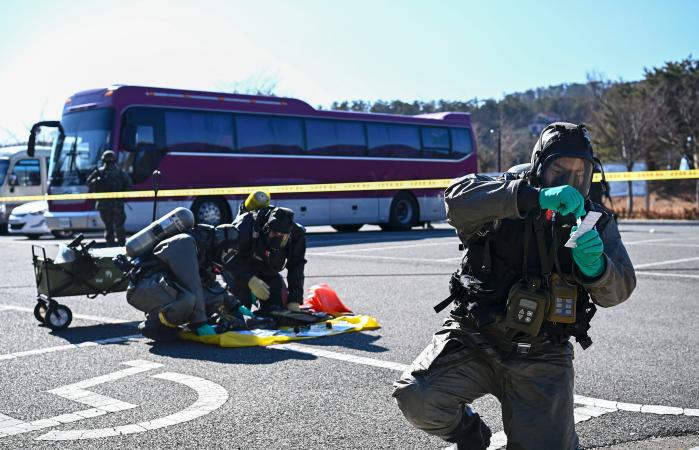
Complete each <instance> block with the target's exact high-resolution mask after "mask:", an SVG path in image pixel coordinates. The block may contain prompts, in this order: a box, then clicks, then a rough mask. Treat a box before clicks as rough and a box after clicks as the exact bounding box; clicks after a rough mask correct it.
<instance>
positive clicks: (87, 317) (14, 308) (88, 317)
mask: <svg viewBox="0 0 699 450" xmlns="http://www.w3.org/2000/svg"><path fill="white" fill-rule="evenodd" d="M3 309H5V310H12V311H22V312H31V313H33V312H34V308H27V307H26V306H16V305H8V304H0V310H3ZM73 318H74V319H83V320H92V321H94V322H101V323H112V324H114V323H130V322H133V320H125V319H115V318H113V317H102V316H91V315H88V314H73Z"/></svg>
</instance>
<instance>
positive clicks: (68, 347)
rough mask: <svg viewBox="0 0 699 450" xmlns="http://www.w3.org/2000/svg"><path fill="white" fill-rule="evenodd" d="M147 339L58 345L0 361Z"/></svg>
mask: <svg viewBox="0 0 699 450" xmlns="http://www.w3.org/2000/svg"><path fill="white" fill-rule="evenodd" d="M146 340H147V339H146V338H144V337H143V336H141V335H140V334H132V335H129V336H118V337H113V338H108V339H99V340H95V341H84V342H78V343H76V344H65V345H57V346H55V347H44V348H36V349H33V350H25V351H21V352H15V353H5V354H4V355H0V361H4V360H10V359H18V358H23V357H25V356H34V355H44V354H47V353H55V352H62V351H65V350H75V349H78V348H84V347H98V346H101V345H109V344H121V343H124V342H128V341H134V342H138V341H146Z"/></svg>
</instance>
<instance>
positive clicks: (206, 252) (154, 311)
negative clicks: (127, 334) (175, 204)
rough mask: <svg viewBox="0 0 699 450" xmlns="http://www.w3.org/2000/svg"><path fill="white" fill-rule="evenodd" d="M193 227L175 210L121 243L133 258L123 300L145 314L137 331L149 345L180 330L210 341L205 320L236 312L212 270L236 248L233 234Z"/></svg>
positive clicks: (226, 227) (186, 216) (210, 330)
mask: <svg viewBox="0 0 699 450" xmlns="http://www.w3.org/2000/svg"><path fill="white" fill-rule="evenodd" d="M193 224H194V217H193V216H192V213H191V211H189V210H188V209H185V208H177V209H175V210H174V211H173V212H172V213H170V214H168V215H167V216H165V217H163V218H161V219H160V220H158V221H156V222H154V223H152V224H151V225H149V226H148V227H146V228H144V229H143V230H141V231H140V232H139V233H137V234H135V235H134V236H132V237H131V238H130V239H129V240H128V241H127V243H126V251H127V254H129V256H131V257H133V258H134V268H133V269H132V271H131V283H130V284H129V288H128V290H127V292H126V299H127V301H128V302H129V304H131V305H132V306H133V307H135V308H136V309H138V310H140V311H143V312H144V313H146V320H145V322H142V323H141V324H140V326H139V330H140V331H141V333H142V334H143V335H144V336H146V337H149V338H151V339H154V340H168V339H173V338H175V337H176V335H177V332H178V331H179V330H180V328H179V327H180V325H187V327H188V328H189V329H190V330H192V331H194V332H196V333H197V334H198V335H200V336H206V335H213V334H215V333H216V332H215V330H214V328H213V327H212V326H211V325H210V324H209V323H207V322H208V320H209V318H210V317H211V316H212V315H213V314H214V313H216V312H220V311H221V309H223V310H225V311H227V312H237V310H238V309H239V307H240V303H239V302H238V301H237V300H236V299H235V297H233V296H232V295H231V294H230V293H228V292H227V290H226V289H225V288H224V286H222V285H221V284H220V283H219V282H218V281H217V280H216V267H218V266H220V265H221V264H223V259H224V258H226V257H227V255H228V254H229V253H230V252H232V251H234V249H235V247H236V245H237V238H238V232H237V230H236V229H235V228H234V227H233V226H232V225H230V224H229V225H220V226H218V227H212V226H210V225H197V226H193ZM243 312H247V313H249V311H247V309H243Z"/></svg>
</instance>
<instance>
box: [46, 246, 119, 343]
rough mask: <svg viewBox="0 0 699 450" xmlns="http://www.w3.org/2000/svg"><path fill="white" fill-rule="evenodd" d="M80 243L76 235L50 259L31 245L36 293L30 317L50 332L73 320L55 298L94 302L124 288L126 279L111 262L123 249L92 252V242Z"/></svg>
mask: <svg viewBox="0 0 699 450" xmlns="http://www.w3.org/2000/svg"><path fill="white" fill-rule="evenodd" d="M83 239H84V237H83V235H82V234H80V235H78V237H76V238H75V239H74V240H73V241H72V242H70V243H69V244H67V245H63V244H61V245H60V246H59V247H58V252H57V254H56V256H55V257H54V258H50V257H48V256H47V252H46V247H44V246H43V245H32V264H33V266H34V278H35V280H36V291H37V295H36V306H35V307H34V317H35V318H36V320H38V321H39V322H40V323H42V324H44V325H46V326H47V327H49V328H51V329H52V330H61V329H64V328H67V327H68V326H69V325H70V322H71V321H72V320H73V313H72V312H71V310H70V308H68V307H67V306H65V305H62V304H60V303H58V301H56V298H57V297H70V296H78V295H86V296H87V297H88V298H95V297H97V296H98V295H106V294H109V293H111V292H122V291H125V290H126V288H127V287H128V284H129V282H128V278H126V277H125V276H124V273H123V272H122V271H121V270H120V269H119V268H118V267H117V266H116V265H115V264H114V262H113V260H112V259H113V258H114V257H116V256H117V255H118V254H120V253H123V248H120V247H111V248H92V247H93V246H94V245H95V241H91V242H89V243H87V244H85V243H83Z"/></svg>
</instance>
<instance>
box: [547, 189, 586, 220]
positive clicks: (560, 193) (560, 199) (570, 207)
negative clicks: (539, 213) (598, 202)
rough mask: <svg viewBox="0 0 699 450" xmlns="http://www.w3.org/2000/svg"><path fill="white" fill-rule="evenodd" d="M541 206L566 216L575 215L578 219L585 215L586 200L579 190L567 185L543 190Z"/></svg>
mask: <svg viewBox="0 0 699 450" xmlns="http://www.w3.org/2000/svg"><path fill="white" fill-rule="evenodd" d="M539 206H541V208H542V209H550V210H551V211H556V212H558V213H561V214H562V215H564V216H565V215H568V214H570V213H573V214H574V215H575V218H576V219H577V218H578V217H582V216H584V215H585V199H584V198H583V196H582V195H580V192H578V190H577V189H575V188H574V187H572V186H568V185H567V184H566V185H564V186H556V187H550V188H543V189H541V191H539Z"/></svg>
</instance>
